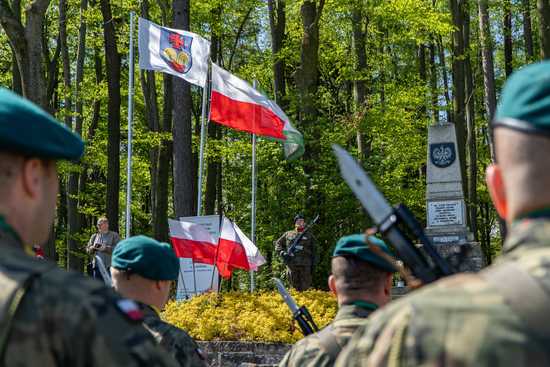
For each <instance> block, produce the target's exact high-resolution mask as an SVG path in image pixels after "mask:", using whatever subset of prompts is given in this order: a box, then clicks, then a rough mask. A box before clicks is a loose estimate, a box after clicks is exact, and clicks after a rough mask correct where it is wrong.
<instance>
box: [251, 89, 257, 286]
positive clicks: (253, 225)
mask: <svg viewBox="0 0 550 367" xmlns="http://www.w3.org/2000/svg"><path fill="white" fill-rule="evenodd" d="M253 86H254V89H257V87H258V81H257V80H256V79H254V82H253ZM251 208H252V213H251V215H250V221H251V225H250V240H251V241H252V243H253V244H256V239H255V236H256V134H252V205H251ZM254 283H255V279H254V270H250V292H254V288H255V284H254Z"/></svg>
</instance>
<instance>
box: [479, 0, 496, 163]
mask: <svg viewBox="0 0 550 367" xmlns="http://www.w3.org/2000/svg"><path fill="white" fill-rule="evenodd" d="M478 6H479V35H480V38H481V58H482V62H483V86H484V101H485V112H486V116H487V120H488V121H492V119H493V117H494V115H495V109H496V105H497V97H496V89H495V66H494V61H493V39H492V37H491V25H490V23H489V12H488V9H487V0H479V2H478ZM488 126H489V129H490V130H489V134H488V135H489V137H490V140H489V144H490V151H491V160H492V161H493V162H494V161H495V151H494V146H493V141H492V136H493V132H492V131H491V124H488Z"/></svg>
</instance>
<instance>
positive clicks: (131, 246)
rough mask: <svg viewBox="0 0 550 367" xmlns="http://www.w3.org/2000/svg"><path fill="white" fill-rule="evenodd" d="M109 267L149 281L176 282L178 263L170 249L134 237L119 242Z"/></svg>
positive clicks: (160, 244)
mask: <svg viewBox="0 0 550 367" xmlns="http://www.w3.org/2000/svg"><path fill="white" fill-rule="evenodd" d="M111 266H112V267H113V268H115V269H118V270H124V271H129V272H131V273H134V274H138V275H141V276H142V277H144V278H147V279H151V280H176V279H178V273H179V271H180V262H179V260H178V258H177V257H176V254H175V253H174V250H172V247H171V246H170V245H169V244H167V243H163V242H158V241H156V240H154V239H152V238H150V237H147V236H134V237H130V238H127V239H125V240H123V241H120V242H119V243H118V244H117V245H116V247H115V249H114V251H113V257H112V259H111Z"/></svg>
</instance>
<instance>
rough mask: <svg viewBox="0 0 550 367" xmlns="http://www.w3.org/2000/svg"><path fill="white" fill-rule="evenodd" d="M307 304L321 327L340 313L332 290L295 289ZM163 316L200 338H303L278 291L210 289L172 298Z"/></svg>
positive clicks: (301, 302)
mask: <svg viewBox="0 0 550 367" xmlns="http://www.w3.org/2000/svg"><path fill="white" fill-rule="evenodd" d="M291 294H292V296H293V297H294V299H295V300H296V302H297V303H298V305H299V306H301V305H305V306H306V307H307V308H308V310H309V311H310V313H311V315H312V317H313V319H314V321H315V323H316V324H317V326H319V328H321V327H323V326H325V325H326V324H328V323H329V322H330V321H331V320H332V319H333V318H334V316H335V315H336V311H337V304H336V298H335V297H334V296H333V295H332V294H331V293H329V292H325V291H318V290H309V291H305V292H296V291H291ZM162 317H163V319H164V320H166V321H167V322H169V323H171V324H174V325H176V326H178V327H180V328H182V329H184V330H186V331H187V332H188V333H189V334H190V335H191V336H193V337H194V338H195V339H197V340H253V341H264V342H280V343H294V342H296V341H297V340H299V339H301V338H302V337H303V336H302V334H301V331H300V328H299V326H298V324H297V323H296V322H295V321H294V320H293V318H292V315H291V314H290V310H289V308H288V307H287V305H286V304H285V303H284V302H283V300H282V297H281V296H280V295H279V293H277V292H267V291H264V292H257V293H252V294H250V293H243V292H229V293H219V294H216V293H208V294H203V295H201V296H197V297H194V298H193V299H191V300H189V301H183V302H176V301H172V302H169V303H168V304H167V305H166V308H165V310H164V312H163V314H162Z"/></svg>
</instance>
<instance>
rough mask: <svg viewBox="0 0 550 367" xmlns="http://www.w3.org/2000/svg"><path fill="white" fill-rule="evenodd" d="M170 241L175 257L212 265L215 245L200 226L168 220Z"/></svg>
mask: <svg viewBox="0 0 550 367" xmlns="http://www.w3.org/2000/svg"><path fill="white" fill-rule="evenodd" d="M168 226H169V227H170V241H171V242H172V247H173V248H174V251H175V253H176V256H177V257H185V258H191V259H193V260H194V261H196V262H200V263H203V264H214V263H215V261H216V250H217V247H218V246H217V244H216V242H215V241H214V239H213V238H212V235H211V234H210V233H208V231H207V230H206V229H205V228H204V227H203V226H201V225H200V224H196V223H191V222H181V221H177V220H172V219H169V220H168Z"/></svg>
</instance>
